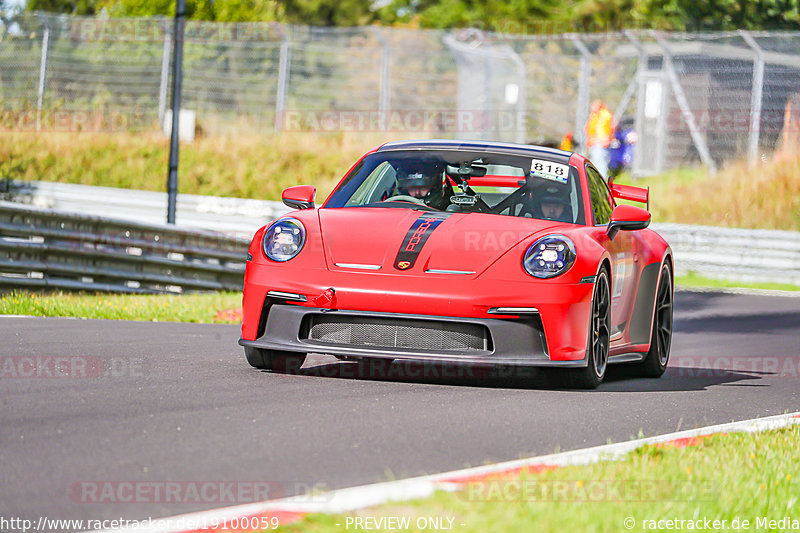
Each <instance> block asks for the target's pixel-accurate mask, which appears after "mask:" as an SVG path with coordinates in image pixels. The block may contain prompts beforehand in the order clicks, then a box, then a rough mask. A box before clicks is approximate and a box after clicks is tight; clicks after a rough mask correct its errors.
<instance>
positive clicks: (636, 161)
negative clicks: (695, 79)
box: [614, 30, 664, 178]
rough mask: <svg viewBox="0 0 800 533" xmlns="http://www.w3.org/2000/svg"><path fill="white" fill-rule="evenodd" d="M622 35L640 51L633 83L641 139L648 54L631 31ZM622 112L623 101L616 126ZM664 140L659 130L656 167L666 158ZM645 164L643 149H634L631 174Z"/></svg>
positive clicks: (636, 123)
mask: <svg viewBox="0 0 800 533" xmlns="http://www.w3.org/2000/svg"><path fill="white" fill-rule="evenodd" d="M622 35H624V36H625V38H626V39H628V41H629V42H630V43H631V44H632V45H633V46H634V48H636V51H637V52H638V53H639V63H638V65H637V66H636V75H635V77H634V79H633V82H631V83H634V82H635V86H636V88H637V89H638V91H637V98H638V99H637V102H636V118H635V120H634V131H636V133H637V135H639V139H641V138H642V136H643V135H644V126H645V124H644V122H645V119H644V100H645V99H644V98H643V97H642V76H643V75H644V72H645V71H646V70H647V54H645V51H644V46H642V43H641V42H640V41H639V39H638V38H637V37H636V36H635V35H633V34H632V33H631V32H630V31H628V30H623V31H622ZM623 100H624V97H623ZM627 105H628V104H627V103H625V107H627ZM662 108H663V104H662ZM621 112H624V108H623V107H622V103H620V106H619V107H618V108H617V112H616V116H615V117H614V121H615V122H614V125H615V126H616V125H617V122H616V121H617V120H618V118H617V117H619V114H620V113H621ZM660 120H662V119H660ZM663 141H664V136H663V135H662V134H661V132H660V131H659V132H658V142H657V144H656V165H655V166H656V168H658V166H659V161H663V160H664V142H663ZM639 146H641V145H639ZM643 166H644V158H643V154H642V150H641V148H639V147H637V148H636V149H635V150H634V151H633V168H631V174H632V175H633V176H634V178H636V177H637V175H638V174H639V173H640V172H641V170H642V167H643Z"/></svg>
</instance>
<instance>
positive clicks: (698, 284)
mask: <svg viewBox="0 0 800 533" xmlns="http://www.w3.org/2000/svg"><path fill="white" fill-rule="evenodd" d="M675 286H676V287H678V288H682V287H683V288H697V289H759V290H772V291H800V286H798V285H793V284H791V283H771V282H763V283H749V282H744V281H730V280H724V279H713V278H707V277H705V276H701V275H699V274H697V273H695V272H689V273H688V274H686V275H684V276H676V277H675Z"/></svg>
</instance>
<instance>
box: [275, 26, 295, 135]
mask: <svg viewBox="0 0 800 533" xmlns="http://www.w3.org/2000/svg"><path fill="white" fill-rule="evenodd" d="M291 54H292V49H291V48H290V45H289V36H288V35H286V34H285V33H283V35H282V41H281V56H280V60H279V62H278V93H277V95H276V97H275V124H274V127H275V131H281V130H282V129H283V113H284V111H286V95H287V94H288V92H289V69H290V65H289V61H290V60H291V57H292V55H291Z"/></svg>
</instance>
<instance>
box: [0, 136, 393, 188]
mask: <svg viewBox="0 0 800 533" xmlns="http://www.w3.org/2000/svg"><path fill="white" fill-rule="evenodd" d="M381 142H383V141H382V139H381V138H379V137H378V136H377V135H357V134H347V133H336V134H324V135H323V134H311V133H289V134H283V135H254V134H249V135H242V136H214V137H200V138H198V139H196V140H195V142H193V143H191V144H182V145H181V149H180V173H179V190H180V192H183V193H191V194H210V195H217V196H236V197H243V198H258V199H268V200H275V199H280V193H281V191H282V190H283V189H284V188H285V187H289V186H291V185H297V184H313V185H315V186H316V187H317V189H318V194H317V197H318V198H319V199H320V200H321V199H323V198H325V197H326V196H327V195H328V193H329V192H330V191H331V190H332V189H333V187H334V186H335V185H336V183H337V182H338V181H339V179H341V177H342V176H343V175H344V173H345V172H346V171H347V170H348V169H349V168H350V166H351V165H352V164H353V163H354V162H355V161H356V160H357V158H358V157H360V156H361V155H363V153H364V152H366V151H367V150H369V149H371V148H373V147H375V146H377V145H378V144H380V143H381ZM168 157H169V140H168V139H167V138H165V137H164V136H163V135H162V134H160V133H144V134H128V133H113V134H108V133H61V132H56V133H52V132H48V133H40V134H36V133H20V132H3V133H0V179H1V178H11V179H17V180H44V181H57V182H63V183H79V184H84V185H103V186H107V187H123V188H131V189H144V190H155V191H162V190H164V189H165V184H166V176H167V160H168Z"/></svg>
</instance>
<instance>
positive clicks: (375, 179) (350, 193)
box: [326, 150, 584, 224]
mask: <svg viewBox="0 0 800 533" xmlns="http://www.w3.org/2000/svg"><path fill="white" fill-rule="evenodd" d="M357 206H360V207H364V206H366V207H387V208H400V209H419V210H426V211H447V212H451V213H473V212H475V213H489V214H495V215H504V216H515V217H526V218H538V219H544V220H555V221H559V222H568V223H573V224H583V223H584V214H583V208H582V206H583V202H582V201H581V192H580V186H579V181H578V171H577V169H575V168H574V167H572V166H570V165H565V164H563V163H559V162H556V161H552V160H549V159H546V158H544V157H522V156H518V155H505V154H492V153H486V152H474V153H473V152H465V151H447V150H441V151H419V150H415V151H410V150H409V151H387V152H376V153H373V154H370V155H369V156H367V157H365V158H364V160H363V161H362V162H361V163H360V164H359V165H358V166H356V168H354V169H353V170H352V171H351V172H350V173H349V174H348V175H347V176H346V178H345V179H344V180H343V181H342V183H341V184H340V186H339V187H338V188H337V189H336V191H335V192H334V194H333V195H332V196H331V199H330V200H329V201H328V202H327V203H326V207H357Z"/></svg>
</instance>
